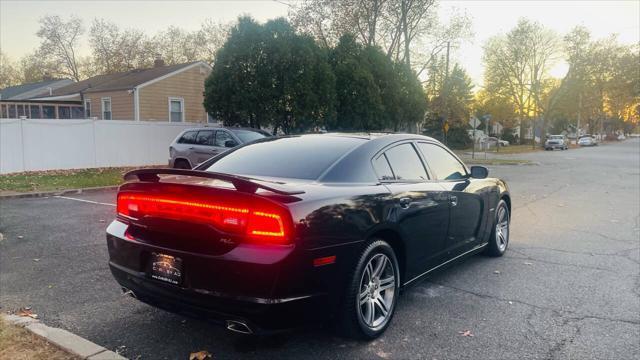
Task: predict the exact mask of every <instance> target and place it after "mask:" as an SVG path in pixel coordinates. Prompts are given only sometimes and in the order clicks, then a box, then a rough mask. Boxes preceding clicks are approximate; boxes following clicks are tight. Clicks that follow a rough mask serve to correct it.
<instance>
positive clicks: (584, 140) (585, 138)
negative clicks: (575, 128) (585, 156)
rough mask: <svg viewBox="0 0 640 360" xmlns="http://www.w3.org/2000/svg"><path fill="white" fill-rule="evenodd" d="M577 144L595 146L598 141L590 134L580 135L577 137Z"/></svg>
mask: <svg viewBox="0 0 640 360" xmlns="http://www.w3.org/2000/svg"><path fill="white" fill-rule="evenodd" d="M578 145H580V146H597V145H598V141H597V140H596V138H594V137H593V136H591V135H582V136H580V138H579V139H578Z"/></svg>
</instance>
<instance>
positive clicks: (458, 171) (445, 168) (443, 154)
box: [418, 143, 467, 180]
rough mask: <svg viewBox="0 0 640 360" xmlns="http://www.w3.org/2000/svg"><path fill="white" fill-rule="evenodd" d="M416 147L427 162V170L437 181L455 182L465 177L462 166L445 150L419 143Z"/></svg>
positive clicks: (465, 172)
mask: <svg viewBox="0 0 640 360" xmlns="http://www.w3.org/2000/svg"><path fill="white" fill-rule="evenodd" d="M418 147H419V148H420V151H422V154H423V155H424V157H425V159H426V160H427V165H429V169H431V171H433V173H434V175H435V176H436V177H437V178H438V179H439V180H456V179H462V178H464V177H465V176H466V174H467V171H466V170H465V168H464V166H463V165H462V164H461V163H460V162H459V161H458V160H457V159H456V158H455V157H453V155H451V154H450V153H449V152H448V151H447V150H445V149H443V148H441V147H440V146H438V145H433V144H427V143H419V144H418Z"/></svg>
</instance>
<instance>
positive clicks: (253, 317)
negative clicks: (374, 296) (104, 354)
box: [109, 262, 326, 334]
mask: <svg viewBox="0 0 640 360" xmlns="http://www.w3.org/2000/svg"><path fill="white" fill-rule="evenodd" d="M109 268H110V269H111V273H112V274H113V277H114V278H115V279H116V281H117V282H118V283H119V284H120V286H121V287H122V288H123V291H130V292H131V295H132V296H133V297H135V298H136V299H138V300H140V301H142V302H144V303H147V304H149V305H151V306H155V307H157V308H160V309H163V310H166V311H170V312H174V313H178V314H182V315H186V316H190V317H194V318H198V319H204V320H208V321H213V322H216V323H220V324H224V323H225V322H226V321H228V320H234V321H241V322H243V323H246V324H247V325H248V327H249V328H250V329H251V331H252V332H254V333H257V334H263V333H274V332H279V331H282V330H287V329H290V328H295V327H300V326H304V325H305V324H306V323H308V322H309V323H310V322H313V321H314V320H315V319H316V317H315V316H313V314H314V313H313V312H310V311H309V309H312V308H315V309H319V308H322V304H323V303H325V302H326V295H322V294H319V295H303V296H298V297H292V298H279V299H275V298H245V297H241V296H233V295H229V294H223V293H216V292H209V291H206V290H193V289H185V288H179V287H176V286H172V285H169V284H164V283H161V282H158V281H155V280H152V279H149V278H148V277H147V276H146V274H145V273H136V272H133V271H131V270H129V269H126V268H123V267H121V266H118V265H116V264H114V263H113V262H109Z"/></svg>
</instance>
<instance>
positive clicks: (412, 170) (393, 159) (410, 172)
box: [385, 144, 429, 180]
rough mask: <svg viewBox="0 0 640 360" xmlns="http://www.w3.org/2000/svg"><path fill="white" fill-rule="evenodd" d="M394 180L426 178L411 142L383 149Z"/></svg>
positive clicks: (425, 172)
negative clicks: (394, 177)
mask: <svg viewBox="0 0 640 360" xmlns="http://www.w3.org/2000/svg"><path fill="white" fill-rule="evenodd" d="M385 154H386V155H387V159H389V163H390V164H391V168H392V169H393V173H394V174H395V176H396V180H427V179H428V178H429V177H428V176H427V171H426V170H425V169H424V166H423V165H422V161H420V157H418V153H417V152H416V150H415V149H414V148H413V145H411V144H402V145H398V146H396V147H393V148H391V149H389V150H387V151H385Z"/></svg>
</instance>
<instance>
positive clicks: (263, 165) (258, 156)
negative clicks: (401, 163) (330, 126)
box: [207, 135, 366, 180]
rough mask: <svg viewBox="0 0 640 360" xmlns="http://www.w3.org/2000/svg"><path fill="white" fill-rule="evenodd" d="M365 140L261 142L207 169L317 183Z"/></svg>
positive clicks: (322, 138) (304, 138)
mask: <svg viewBox="0 0 640 360" xmlns="http://www.w3.org/2000/svg"><path fill="white" fill-rule="evenodd" d="M364 141H366V140H364V139H358V138H350V137H338V136H324V135H310V136H302V137H300V136H298V137H287V138H276V139H274V140H269V141H264V142H257V143H254V144H251V145H248V146H245V147H242V148H239V149H237V150H235V151H233V152H231V153H229V154H228V155H227V156H225V157H223V158H221V159H220V160H218V161H217V162H215V163H214V164H212V165H211V166H209V168H208V169H207V170H208V171H216V172H222V173H228V174H237V175H247V176H252V175H253V176H266V177H282V178H293V179H308V180H315V179H317V178H318V177H320V175H322V173H323V172H324V171H325V170H326V169H327V168H329V166H331V165H332V164H333V163H334V162H335V161H336V160H338V159H339V158H340V157H341V156H343V155H344V154H346V153H347V152H349V151H350V150H352V149H353V148H355V147H356V146H358V145H360V144H362V143H363V142H364Z"/></svg>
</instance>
